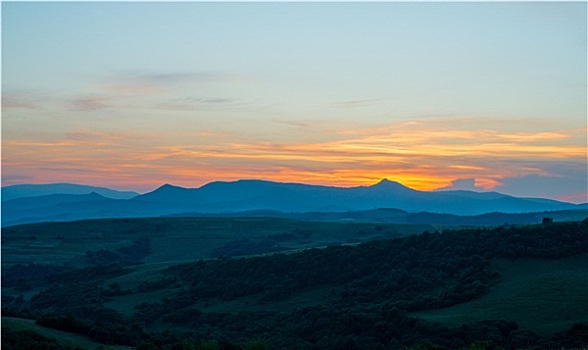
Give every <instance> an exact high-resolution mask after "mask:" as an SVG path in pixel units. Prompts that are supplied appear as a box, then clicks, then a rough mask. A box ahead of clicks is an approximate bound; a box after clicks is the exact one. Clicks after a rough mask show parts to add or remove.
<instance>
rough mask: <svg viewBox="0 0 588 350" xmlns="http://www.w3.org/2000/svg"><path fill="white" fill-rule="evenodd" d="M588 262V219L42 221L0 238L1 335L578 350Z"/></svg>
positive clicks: (51, 339) (89, 344)
mask: <svg viewBox="0 0 588 350" xmlns="http://www.w3.org/2000/svg"><path fill="white" fill-rule="evenodd" d="M586 266H588V222H587V221H586V220H585V221H584V222H570V223H552V224H545V225H530V226H529V225H521V226H514V225H511V226H502V227H498V228H469V229H462V230H449V229H444V228H443V227H434V226H427V225H397V224H394V225H392V224H361V223H326V222H304V221H296V220H289V219H278V218H152V219H116V220H115V219H107V220H88V221H78V222H68V223H45V224H31V225H22V226H13V227H8V228H5V229H4V230H3V232H2V272H3V274H2V302H3V303H2V316H3V318H2V327H3V328H4V329H5V330H7V331H11V332H12V333H9V335H11V334H12V335H14V334H16V335H19V336H20V337H21V338H22V337H26V335H27V334H30V333H26V332H34V333H36V334H39V335H41V336H43V337H45V338H47V339H48V340H47V339H46V340H42V341H44V342H45V344H46V346H49V345H50V344H53V345H54V344H55V342H57V343H58V344H62V345H63V346H64V347H70V348H72V349H73V348H76V347H77V348H81V349H95V348H96V347H98V346H109V347H111V348H113V349H119V348H121V349H122V348H124V347H125V346H126V347H136V348H137V349H154V348H157V349H198V348H202V344H204V343H203V342H208V343H206V344H209V345H210V344H217V343H218V344H217V345H219V344H220V345H219V346H221V345H222V348H223V349H226V350H231V349H242V348H243V346H244V345H243V344H252V343H251V341H255V340H256V339H263V340H264V342H262V343H263V344H265V345H263V346H262V347H261V348H263V349H301V348H321V349H340V348H356V349H381V348H382V346H383V347H384V349H386V348H392V349H396V348H398V349H401V348H403V347H404V348H422V347H423V346H424V347H426V346H429V347H431V346H437V348H439V349H471V348H472V346H474V345H475V346H481V345H480V344H486V345H484V347H482V348H484V349H499V348H525V346H531V345H532V346H535V347H534V348H539V349H543V348H545V349H547V348H553V347H554V346H555V347H556V348H573V347H578V345H580V344H583V342H584V341H588V322H587V321H588V320H586V316H585V315H586V313H585V311H586V310H588V294H587V291H588V285H587V284H588V276H587V270H586ZM464 327H465V328H464ZM25 331H26V332H25ZM19 332H20V333H19ZM23 332H25V333H23ZM14 341H16V340H14ZM215 342H217V343H215ZM47 344H49V345H47ZM199 344H200V345H199ZM353 344H355V347H354V346H352V345H353ZM427 344H428V345H427ZM472 344H473V345H472ZM476 344H477V345H476ZM525 344H527V345H525ZM53 345H52V346H53ZM258 345H259V344H258ZM199 346H200V347H199ZM17 348H18V347H17Z"/></svg>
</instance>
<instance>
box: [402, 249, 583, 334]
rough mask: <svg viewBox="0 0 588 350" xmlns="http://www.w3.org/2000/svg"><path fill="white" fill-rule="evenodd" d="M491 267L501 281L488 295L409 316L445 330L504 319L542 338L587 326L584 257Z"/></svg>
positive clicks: (497, 262)
mask: <svg viewBox="0 0 588 350" xmlns="http://www.w3.org/2000/svg"><path fill="white" fill-rule="evenodd" d="M494 267H495V268H496V270H497V271H498V272H499V273H500V275H501V279H500V282H499V283H497V284H496V285H495V286H493V287H492V289H491V290H490V293H489V294H487V295H485V296H483V297H481V298H479V299H476V300H474V301H471V302H467V303H463V304H459V305H455V306H453V307H449V308H445V309H440V310H432V311H426V312H418V313H414V314H413V316H417V317H422V318H424V319H426V320H429V321H436V322H441V323H443V324H446V325H448V326H459V325H462V324H465V323H470V322H475V321H481V320H486V319H496V320H500V319H503V320H509V321H516V322H517V323H518V324H519V325H520V326H521V327H522V328H525V329H531V330H534V331H536V332H538V333H541V334H548V333H553V332H556V331H561V330H562V329H565V328H568V327H570V326H571V325H572V324H574V323H575V322H588V314H587V311H588V268H587V267H588V254H584V255H578V256H573V257H569V258H565V259H561V260H543V259H541V260H539V259H519V260H516V261H509V260H498V261H496V262H495V263H494Z"/></svg>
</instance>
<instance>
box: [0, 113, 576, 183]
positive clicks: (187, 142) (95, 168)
mask: <svg viewBox="0 0 588 350" xmlns="http://www.w3.org/2000/svg"><path fill="white" fill-rule="evenodd" d="M459 122H460V123H456V121H455V120H445V123H442V121H440V120H433V121H430V122H429V121H427V120H424V121H411V122H401V123H395V124H392V125H387V126H382V127H379V128H363V129H361V128H355V129H351V128H348V129H344V130H338V131H337V130H332V133H331V135H330V140H329V141H322V142H304V138H303V137H302V136H300V137H299V138H298V139H299V140H300V141H299V142H283V143H277V142H269V141H267V140H266V141H245V140H244V139H243V138H240V137H239V136H238V135H237V134H231V133H230V132H229V131H219V130H215V129H213V128H211V129H209V130H200V131H195V132H193V133H189V132H187V131H186V132H183V133H182V134H177V133H176V134H172V133H171V132H170V133H167V134H166V133H164V132H153V133H144V132H143V133H142V132H104V131H97V130H93V129H77V130H73V131H70V132H68V133H67V134H65V137H63V138H62V139H61V140H56V141H46V140H37V141H30V140H24V139H20V140H11V139H4V140H3V168H4V169H3V170H4V172H5V174H8V175H10V176H9V177H8V178H14V179H19V176H23V175H26V176H28V178H30V179H31V182H55V181H71V182H82V183H88V184H97V185H110V186H112V187H115V188H121V187H124V186H128V188H132V189H137V190H143V191H146V190H150V189H152V188H153V187H156V186H159V185H161V184H163V183H165V182H169V183H174V184H177V185H182V186H188V187H196V186H199V185H202V184H204V183H207V182H210V181H214V180H236V179H240V178H261V179H267V180H274V181H284V182H306V183H313V184H324V185H337V186H356V185H369V184H373V183H375V182H377V181H378V180H380V179H381V178H389V179H391V180H396V181H399V182H402V183H403V184H405V185H407V186H410V187H413V188H415V189H421V190H432V189H436V188H441V187H445V186H449V185H451V183H452V181H453V180H455V179H463V178H475V179H476V180H475V181H476V186H479V187H483V188H485V189H492V188H494V187H495V186H497V185H498V184H499V183H500V179H501V178H504V177H509V176H521V175H525V174H532V173H534V174H548V172H549V171H548V170H545V169H543V168H542V164H551V163H557V162H572V163H574V164H586V152H587V151H586V145H585V133H586V129H583V130H582V129H574V130H556V129H553V130H543V131H542V130H539V131H536V132H530V131H529V132H522V131H520V130H513V131H508V130H506V131H499V130H498V129H496V130H492V129H488V128H476V127H475V125H472V121H471V120H469V119H467V118H465V119H463V120H461V119H460V120H459ZM486 126H487V125H486ZM513 128H515V129H517V128H518V126H517V125H515V126H514V127H513ZM582 133H584V134H582ZM295 139H296V138H295ZM224 140H226V141H224Z"/></svg>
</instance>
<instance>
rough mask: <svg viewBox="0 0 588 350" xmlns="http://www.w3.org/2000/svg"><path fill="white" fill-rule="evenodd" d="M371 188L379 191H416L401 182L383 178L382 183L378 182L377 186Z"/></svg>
mask: <svg viewBox="0 0 588 350" xmlns="http://www.w3.org/2000/svg"><path fill="white" fill-rule="evenodd" d="M370 187H372V188H377V189H384V190H410V191H414V190H413V189H412V188H410V187H406V186H404V185H403V184H401V183H400V182H397V181H392V180H388V179H387V178H383V179H382V180H380V182H378V183H377V184H374V185H372V186H370Z"/></svg>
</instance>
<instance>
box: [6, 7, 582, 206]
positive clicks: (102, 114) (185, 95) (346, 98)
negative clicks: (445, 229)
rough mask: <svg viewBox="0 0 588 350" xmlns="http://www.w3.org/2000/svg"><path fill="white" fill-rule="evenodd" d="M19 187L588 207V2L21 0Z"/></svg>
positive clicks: (11, 69) (14, 17) (10, 93)
mask: <svg viewBox="0 0 588 350" xmlns="http://www.w3.org/2000/svg"><path fill="white" fill-rule="evenodd" d="M1 6H2V186H6V185H12V184H20V183H53V182H72V183H80V184H88V185H95V186H105V187H110V188H115V189H125V190H135V191H138V192H147V191H151V190H153V189H155V188H156V187H158V186H160V185H162V184H165V183H171V184H174V185H178V186H183V187H199V186H201V185H203V184H206V183H208V182H211V181H217V180H222V181H232V180H237V179H244V178H247V179H265V180H272V181H281V182H303V183H309V184H322V185H332V186H345V187H347V186H359V185H370V184H374V183H376V182H378V181H379V180H380V179H382V178H387V179H389V180H393V181H398V182H401V183H403V184H404V185H406V186H409V187H412V188H415V189H418V190H437V189H468V190H476V191H490V190H492V191H498V192H501V193H505V194H511V195H515V196H523V197H545V198H554V199H558V200H565V201H572V202H576V203H580V202H586V201H587V192H588V191H587V132H588V129H587V120H586V118H587V98H586V94H587V88H586V85H587V82H586V80H587V68H586V67H587V59H586V53H587V24H586V10H587V9H586V2H556V3H548V2H523V3H514V2H490V3H476V2H454V3H449V2H436V3H422V2H408V3H400V2H377V3H361V2H358V3H353V2H344V3H308V2H295V3H282V2H261V3H248V2H238V3H229V2H206V3H203V2H176V3H153V2H120V3H119V2H94V3H88V2H52V3H47V2H2V4H1Z"/></svg>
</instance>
